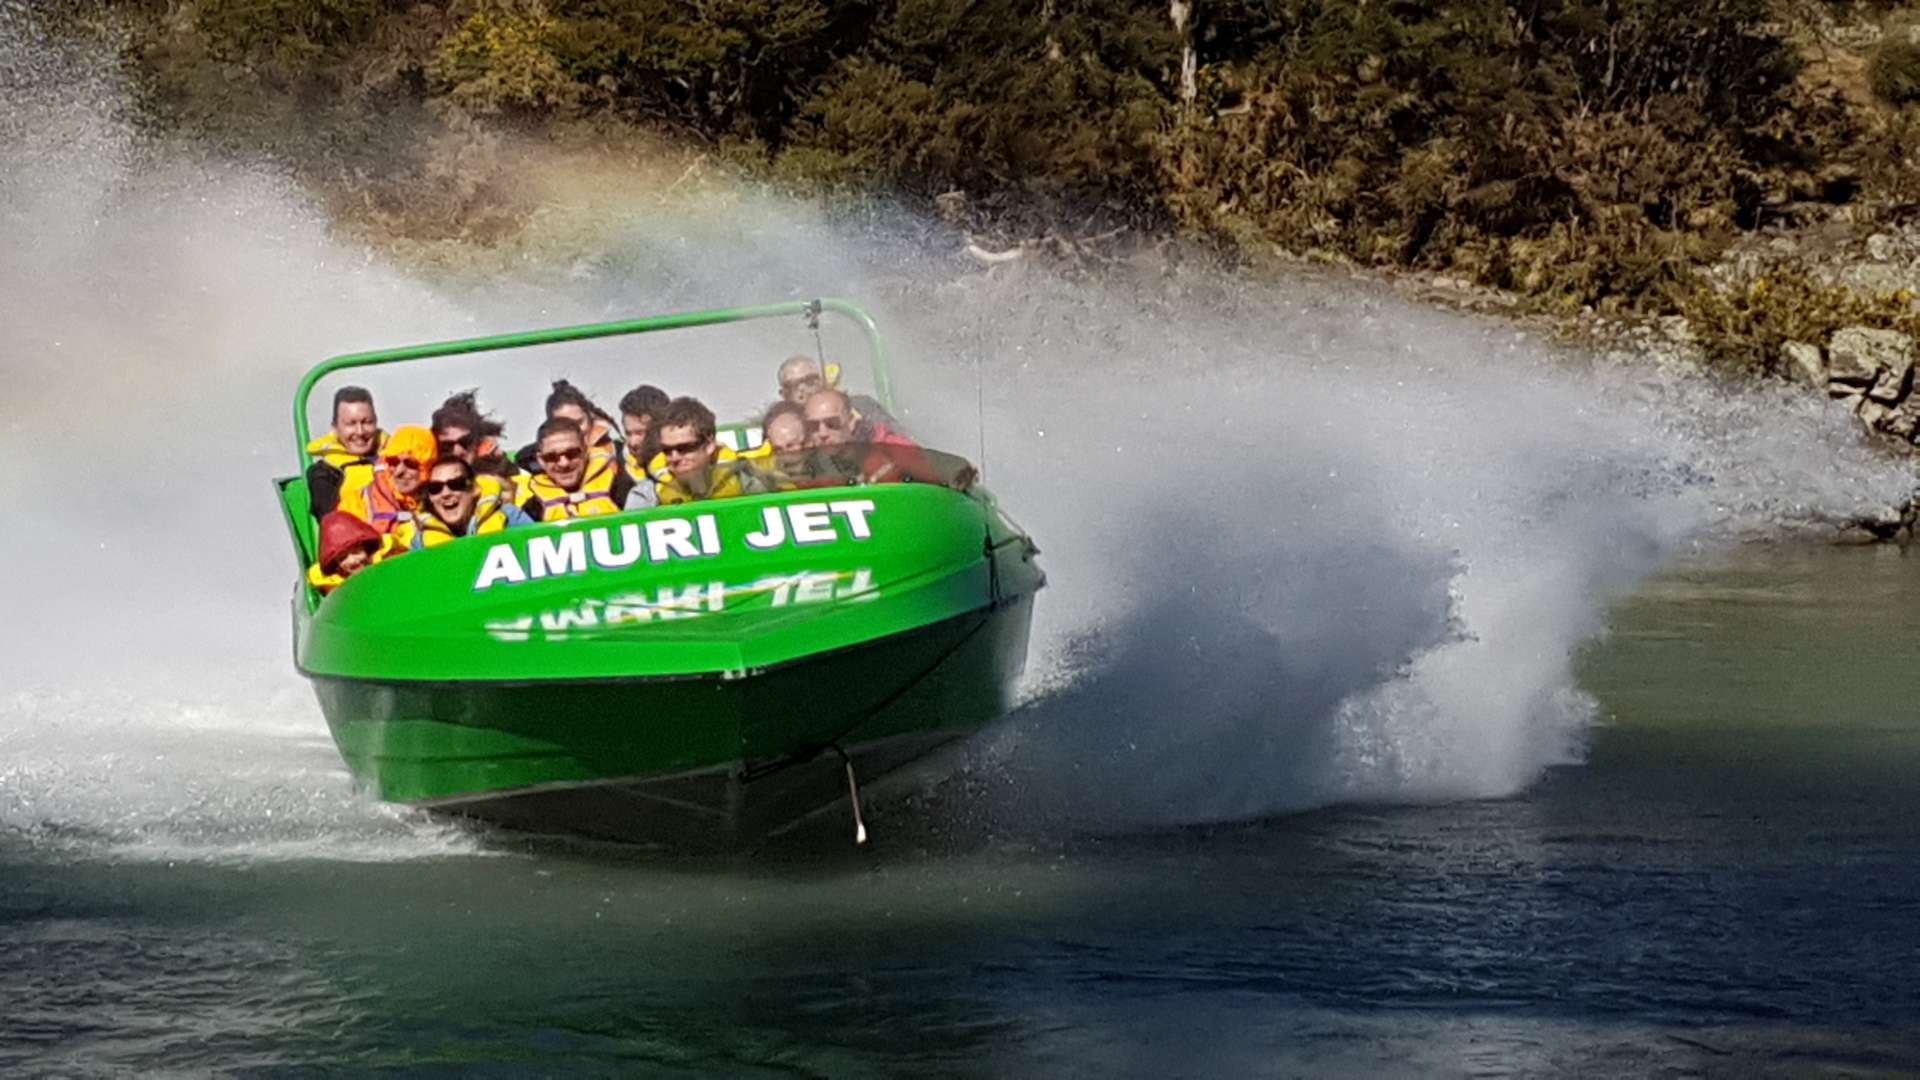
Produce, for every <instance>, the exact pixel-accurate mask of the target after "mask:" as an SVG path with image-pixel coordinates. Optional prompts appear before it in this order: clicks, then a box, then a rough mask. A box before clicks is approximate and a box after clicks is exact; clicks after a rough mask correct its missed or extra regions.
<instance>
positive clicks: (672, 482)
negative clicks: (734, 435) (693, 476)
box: [647, 446, 759, 506]
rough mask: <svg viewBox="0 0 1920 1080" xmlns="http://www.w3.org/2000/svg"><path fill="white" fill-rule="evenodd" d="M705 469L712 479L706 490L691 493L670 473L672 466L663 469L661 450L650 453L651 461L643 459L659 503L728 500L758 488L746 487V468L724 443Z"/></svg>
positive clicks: (665, 456) (663, 452) (665, 465)
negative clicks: (702, 493)
mask: <svg viewBox="0 0 1920 1080" xmlns="http://www.w3.org/2000/svg"><path fill="white" fill-rule="evenodd" d="M709 468H710V470H711V476H712V482H711V483H709V484H708V485H707V493H706V494H705V495H695V494H694V493H693V492H692V491H690V490H688V488H687V486H686V485H685V484H683V483H681V482H680V478H679V477H677V476H675V475H673V470H672V469H669V468H667V455H666V452H665V451H662V452H660V453H658V454H655V455H653V460H652V461H649V462H647V472H648V473H650V474H652V476H653V484H654V490H655V491H656V492H658V493H659V495H660V505H661V506H672V505H673V504H675V503H688V502H698V501H699V500H701V499H731V498H733V497H735V496H737V495H746V494H750V493H751V492H753V491H757V490H759V486H758V485H754V486H753V487H751V488H750V487H748V486H747V481H746V477H747V474H748V472H749V467H748V466H747V465H746V464H745V463H743V462H742V461H741V460H740V455H739V454H736V453H734V452H733V451H732V450H729V449H727V448H726V447H725V446H721V447H718V448H717V449H716V450H715V451H714V455H713V464H712V465H711V466H709Z"/></svg>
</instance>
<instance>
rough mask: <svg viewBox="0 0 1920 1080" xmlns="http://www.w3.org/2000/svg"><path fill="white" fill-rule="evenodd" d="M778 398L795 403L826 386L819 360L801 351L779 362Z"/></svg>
mask: <svg viewBox="0 0 1920 1080" xmlns="http://www.w3.org/2000/svg"><path fill="white" fill-rule="evenodd" d="M778 378H779V380H780V398H781V400H783V401H791V402H793V403H794V404H795V405H805V404H806V403H807V399H808V398H810V397H812V396H813V395H814V394H816V393H818V392H820V391H822V390H825V389H826V388H827V376H826V372H825V370H824V369H823V368H822V367H821V366H820V361H818V360H815V359H814V358H813V357H811V356H807V355H805V354H802V353H796V354H794V355H793V356H789V357H787V358H786V359H785V360H784V361H782V362H781V364H780V373H779V376H778Z"/></svg>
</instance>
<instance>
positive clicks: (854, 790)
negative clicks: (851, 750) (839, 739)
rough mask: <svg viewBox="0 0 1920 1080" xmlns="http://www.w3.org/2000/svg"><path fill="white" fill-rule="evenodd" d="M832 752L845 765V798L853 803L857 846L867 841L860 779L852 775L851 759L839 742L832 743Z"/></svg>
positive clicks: (854, 838)
mask: <svg viewBox="0 0 1920 1080" xmlns="http://www.w3.org/2000/svg"><path fill="white" fill-rule="evenodd" d="M833 752H834V753H836V754H839V755H840V763H841V764H842V765H845V766H846V767H847V798H848V800H849V801H851V802H852V803H853V843H854V846H855V847H858V846H859V845H861V844H864V843H866V842H867V823H866V820H865V819H864V818H863V817H862V816H861V814H860V781H858V780H856V779H854V776H853V759H852V758H850V757H848V756H847V752H846V751H845V750H842V749H840V744H839V743H834V744H833Z"/></svg>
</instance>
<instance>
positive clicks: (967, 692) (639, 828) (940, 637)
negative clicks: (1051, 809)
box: [313, 593, 1032, 844]
mask: <svg viewBox="0 0 1920 1080" xmlns="http://www.w3.org/2000/svg"><path fill="white" fill-rule="evenodd" d="M1031 620H1032V594H1031V593H1028V594H1025V595H1021V596H1017V597H1010V598H1008V599H1006V600H1004V601H1002V602H1000V603H998V604H994V605H990V606H988V607H985V608H982V609H979V610H977V611H972V612H967V613H964V614H962V615H959V616H956V617H953V618H948V619H945V620H941V621H939V622H936V623H933V624H930V625H927V626H922V627H918V628H915V629H912V630H908V631H904V632H900V633H896V634H892V635H889V636H886V637H882V638H878V639H876V640H872V641H868V642H863V643H860V644H857V645H853V646H849V647H844V648H839V649H835V650H832V651H830V652H824V653H818V654H814V655H812V656H809V657H806V658H805V659H802V660H796V661H791V662H787V663H782V664H778V665H774V666H770V667H766V668H761V669H749V670H747V671H744V672H729V673H725V674H716V675H704V676H691V677H646V678H630V679H618V678H616V679H598V680H588V681H582V680H567V681H547V682H543V681H517V682H483V681H472V682H409V681H378V680H359V679H349V678H341V677H330V676H315V677H314V678H313V682H314V687H315V690H316V693H317V694H318V696H319V699H320V705H321V708H322V711H323V712H324V713H325V715H326V718H327V723H328V725H329V727H330V728H331V729H332V732H333V737H334V740H335V742H336V743H337V744H338V746H339V748H340V752H341V754H342V756H343V757H344V758H345V760H346V762H347V764H348V766H349V768H350V769H351V770H352V771H353V773H354V775H355V776H356V778H357V779H358V780H359V781H360V782H361V783H362V784H364V785H365V786H366V787H368V788H369V789H371V790H372V791H373V792H374V793H375V794H377V795H378V796H379V797H380V798H382V799H386V800H390V801H395V802H404V803H412V804H416V805H420V806H425V807H428V808H430V809H433V810H436V811H442V812H447V813H453V814H459V815H463V816H469V817H474V818H479V819H482V820H486V821H490V822H494V823H498V824H502V825H506V826H510V827H514V828H521V829H530V830H535V831H551V832H564V833H569V834H576V835H584V836H590V837H599V838H606V839H617V840H660V841H666V842H672V843H676V844H686V843H705V842H728V841H737V840H745V839H750V838H753V837H756V836H762V835H765V834H767V833H769V832H772V831H775V830H777V829H779V828H780V827H782V826H783V825H785V824H787V823H789V822H792V821H794V820H796V819H798V818H800V817H802V816H804V815H806V814H808V813H810V812H812V811H815V810H817V809H820V808H821V807H823V806H825V805H828V804H830V803H832V802H834V801H835V800H837V799H841V798H844V797H845V795H846V793H847V788H846V776H845V760H851V761H852V763H853V765H854V768H855V772H856V775H858V777H859V779H860V782H861V783H863V784H864V783H870V782H872V781H875V780H878V779H879V778H880V777H882V776H884V775H885V774H887V773H889V772H892V771H894V770H896V769H898V768H900V767H901V766H903V765H906V764H908V763H910V762H912V761H913V760H915V759H917V758H919V757H921V756H923V755H925V754H926V753H928V752H930V751H932V750H934V749H937V748H938V747H939V746H941V745H943V744H944V743H947V742H950V741H952V740H954V739H956V738H959V737H961V736H964V735H966V734H968V733H969V732H971V731H973V730H976V729H977V728H979V727H980V726H982V725H984V724H986V723H987V722H989V721H991V720H993V719H994V718H995V717H998V716H1000V715H1002V714H1003V713H1004V712H1006V710H1007V709H1008V707H1009V706H1010V705H1011V697H1012V694H1013V691H1014V687H1015V683H1016V681H1017V680H1018V678H1019V676H1020V673H1021V669H1022V667H1023V665H1024V662H1025V656H1026V649H1027V638H1028V632H1029V627H1030V624H1031ZM842 755H845V760H843V756H842Z"/></svg>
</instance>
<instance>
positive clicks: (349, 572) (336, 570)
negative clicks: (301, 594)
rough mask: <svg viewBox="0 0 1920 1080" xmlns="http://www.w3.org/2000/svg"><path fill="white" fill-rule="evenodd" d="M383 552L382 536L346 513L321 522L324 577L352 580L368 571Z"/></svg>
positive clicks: (337, 513) (329, 515) (326, 518)
mask: <svg viewBox="0 0 1920 1080" xmlns="http://www.w3.org/2000/svg"><path fill="white" fill-rule="evenodd" d="M379 550H380V534H379V533H377V532H374V531H373V526H371V525H369V524H367V523H366V522H364V521H362V520H360V519H359V518H357V517H354V516H353V515H352V514H349V513H347V512H346V511H345V510H334V511H331V512H329V513H328V514H327V515H326V516H325V517H322V518H321V519H320V570H321V572H322V573H326V574H337V575H339V576H340V577H351V576H353V575H354V574H356V573H358V572H360V571H361V570H364V569H366V567H367V566H368V564H370V563H371V562H373V556H374V554H375V553H376V552H378V551H379Z"/></svg>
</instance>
